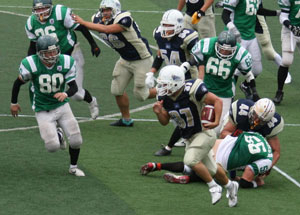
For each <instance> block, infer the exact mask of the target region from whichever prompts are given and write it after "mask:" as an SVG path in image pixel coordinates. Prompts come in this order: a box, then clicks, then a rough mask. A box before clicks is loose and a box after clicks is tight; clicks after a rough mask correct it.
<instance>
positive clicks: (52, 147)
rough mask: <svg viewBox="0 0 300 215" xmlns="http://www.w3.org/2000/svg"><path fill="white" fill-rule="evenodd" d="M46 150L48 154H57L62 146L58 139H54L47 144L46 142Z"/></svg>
mask: <svg viewBox="0 0 300 215" xmlns="http://www.w3.org/2000/svg"><path fill="white" fill-rule="evenodd" d="M45 148H46V149H47V151H48V152H56V151H57V150H59V149H60V144H59V141H58V139H57V140H56V139H52V140H49V141H47V142H45Z"/></svg>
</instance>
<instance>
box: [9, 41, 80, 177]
mask: <svg viewBox="0 0 300 215" xmlns="http://www.w3.org/2000/svg"><path fill="white" fill-rule="evenodd" d="M36 51H37V54H35V55H31V56H28V57H26V58H25V59H23V60H22V62H21V65H20V68H19V76H18V78H17V79H16V80H15V82H14V85H13V89H12V97H11V106H10V110H11V114H12V115H13V116H14V117H16V116H18V113H19V111H20V110H21V107H20V105H19V104H18V94H19V91H20V87H21V85H23V84H24V83H26V82H29V81H30V82H31V83H32V87H33V89H34V91H33V94H34V96H33V103H32V108H33V110H34V111H35V116H36V120H37V122H38V126H39V130H40V135H41V138H42V139H43V141H44V143H45V147H46V149H47V150H48V151H49V152H55V151H57V150H58V149H59V148H62V149H64V148H66V145H65V144H66V143H65V142H64V141H60V139H61V137H59V135H58V133H57V129H56V124H58V125H59V126H60V127H61V128H62V129H63V131H64V132H65V134H66V136H67V139H68V141H69V154H70V160H71V164H70V168H69V173H70V174H73V175H75V176H85V174H84V172H83V171H82V170H80V169H79V168H78V167H77V161H78V157H79V153H80V146H81V144H82V136H81V133H80V129H79V125H78V122H77V121H76V119H75V117H74V115H73V113H72V110H71V108H70V105H69V103H68V101H69V97H72V96H73V95H75V93H76V92H77V90H78V87H77V84H76V81H75V77H76V63H75V60H74V58H73V57H71V56H69V55H62V54H60V48H59V44H58V42H57V38H56V37H52V36H50V35H44V36H41V37H39V38H38V40H37V42H36ZM66 84H68V86H69V89H68V90H67V91H65V85H66Z"/></svg>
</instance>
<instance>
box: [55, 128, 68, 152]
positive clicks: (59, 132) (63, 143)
mask: <svg viewBox="0 0 300 215" xmlns="http://www.w3.org/2000/svg"><path fill="white" fill-rule="evenodd" d="M57 135H58V139H59V144H60V149H62V150H65V149H66V148H67V141H66V140H65V137H64V132H63V130H62V128H60V127H57Z"/></svg>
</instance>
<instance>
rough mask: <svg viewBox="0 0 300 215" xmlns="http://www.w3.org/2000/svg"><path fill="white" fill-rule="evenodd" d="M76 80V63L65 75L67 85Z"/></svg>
mask: <svg viewBox="0 0 300 215" xmlns="http://www.w3.org/2000/svg"><path fill="white" fill-rule="evenodd" d="M75 78H76V63H75V62H74V64H73V66H72V68H71V69H70V70H69V71H68V72H67V74H66V75H65V79H66V83H69V82H71V81H73V80H75Z"/></svg>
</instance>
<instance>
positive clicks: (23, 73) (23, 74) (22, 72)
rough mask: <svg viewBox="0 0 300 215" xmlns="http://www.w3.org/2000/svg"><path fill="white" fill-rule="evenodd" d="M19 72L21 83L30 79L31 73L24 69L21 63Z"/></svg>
mask: <svg viewBox="0 0 300 215" xmlns="http://www.w3.org/2000/svg"><path fill="white" fill-rule="evenodd" d="M19 70H20V75H21V77H22V80H23V81H28V80H30V79H31V73H30V72H29V71H28V70H27V69H26V67H25V66H24V65H23V63H21V65H20V69H19Z"/></svg>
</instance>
